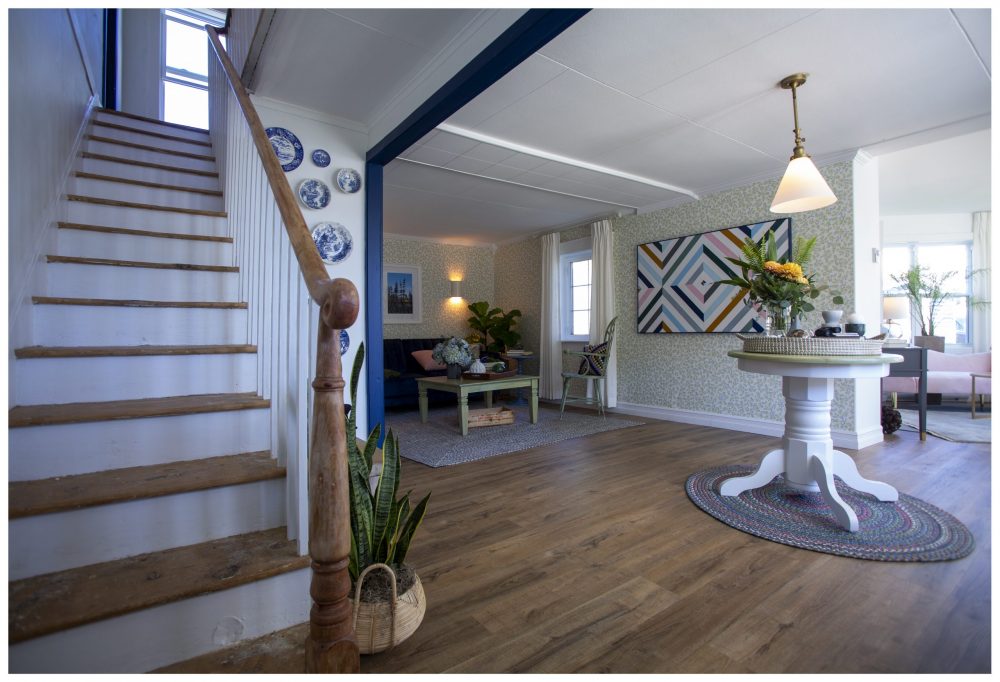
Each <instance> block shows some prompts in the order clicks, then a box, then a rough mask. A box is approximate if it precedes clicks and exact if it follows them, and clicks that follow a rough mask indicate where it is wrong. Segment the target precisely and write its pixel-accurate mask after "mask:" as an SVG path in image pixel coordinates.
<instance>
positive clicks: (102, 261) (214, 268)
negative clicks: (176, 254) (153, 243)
mask: <svg viewBox="0 0 1000 682" xmlns="http://www.w3.org/2000/svg"><path fill="white" fill-rule="evenodd" d="M45 258H46V261H47V262H49V263H73V264H76V265H113V266H115V267H121V268H150V269H153V270H198V271H201V272H239V271H240V269H239V267H237V266H235V265H195V264H192V263H154V262H151V261H140V260H117V259H114V258H90V257H84V256H57V255H54V254H49V255H47V256H46V257H45Z"/></svg>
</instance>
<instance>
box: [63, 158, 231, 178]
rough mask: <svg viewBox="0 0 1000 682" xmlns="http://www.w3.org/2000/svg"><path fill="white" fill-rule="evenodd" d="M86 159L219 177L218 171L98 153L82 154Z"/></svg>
mask: <svg viewBox="0 0 1000 682" xmlns="http://www.w3.org/2000/svg"><path fill="white" fill-rule="evenodd" d="M80 156H81V157H82V158H84V159H95V160H97V161H111V162H112V163H124V164H126V165H129V166H145V167H146V168H157V169H159V170H165V171H173V172H175V173H187V174H188V175H203V176H205V177H209V178H217V177H219V173H218V172H217V171H207V170H201V169H200V168H184V167H183V166H170V165H167V164H165V163H154V162H152V161H139V160H137V159H123V158H121V157H120V156H110V155H108V154H98V153H96V152H80Z"/></svg>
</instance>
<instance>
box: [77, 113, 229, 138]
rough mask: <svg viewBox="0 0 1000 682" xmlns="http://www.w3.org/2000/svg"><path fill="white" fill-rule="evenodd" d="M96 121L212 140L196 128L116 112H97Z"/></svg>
mask: <svg viewBox="0 0 1000 682" xmlns="http://www.w3.org/2000/svg"><path fill="white" fill-rule="evenodd" d="M94 120H96V121H105V122H107V123H113V124H115V125H119V126H128V127H129V128H138V129H139V130H149V131H152V132H154V133H163V134H164V135H174V136H176V137H186V138H189V139H192V140H199V141H201V142H210V141H211V140H210V138H209V136H208V133H204V132H197V131H194V130H185V129H184V128H175V127H174V126H166V125H163V124H162V123H152V122H150V121H140V120H138V119H134V118H127V117H125V116H116V115H114V114H106V113H104V112H101V111H99V112H97V113H96V115H95V116H94ZM98 130H107V129H106V128H100V127H98Z"/></svg>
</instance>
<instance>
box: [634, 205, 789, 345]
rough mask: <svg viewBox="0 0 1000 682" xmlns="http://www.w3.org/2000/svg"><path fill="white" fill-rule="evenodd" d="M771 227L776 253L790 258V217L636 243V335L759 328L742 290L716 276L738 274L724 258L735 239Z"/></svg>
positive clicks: (731, 253)
mask: <svg viewBox="0 0 1000 682" xmlns="http://www.w3.org/2000/svg"><path fill="white" fill-rule="evenodd" d="M768 232H772V233H773V234H774V240H775V243H776V245H777V247H778V256H779V257H780V256H784V257H786V258H790V257H791V251H792V219H791V218H778V219H777V220H768V221H766V222H762V223H754V224H753V225H740V226H739V227H727V228H724V229H721V230H714V231H712V232H703V233H701V234H692V235H687V236H684V237H676V238H674V239H664V240H662V241H658V242H647V243H646V244H639V246H638V247H636V278H637V285H636V292H637V294H638V297H637V315H636V323H637V324H636V326H637V331H638V332H639V333H640V334H683V333H691V332H696V333H719V332H759V331H763V329H764V322H763V317H762V316H761V314H760V313H759V312H758V311H757V310H754V308H752V307H750V306H748V305H746V304H745V303H744V300H745V299H746V290H745V289H739V288H737V287H735V286H732V285H729V284H720V281H721V280H724V279H729V278H731V277H733V276H734V275H739V274H740V273H739V268H738V267H737V266H735V265H733V264H732V263H730V262H729V261H728V260H726V258H727V257H732V258H742V257H743V254H742V253H741V252H740V244H742V243H743V240H745V239H746V238H747V237H749V238H750V239H753V240H754V241H760V239H761V238H762V237H763V236H764V235H765V234H767V233H768Z"/></svg>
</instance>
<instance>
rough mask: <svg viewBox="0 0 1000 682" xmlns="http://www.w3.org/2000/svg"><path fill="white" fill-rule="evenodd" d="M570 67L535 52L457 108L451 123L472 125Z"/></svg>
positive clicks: (465, 126) (450, 120) (526, 94)
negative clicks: (560, 64)
mask: <svg viewBox="0 0 1000 682" xmlns="http://www.w3.org/2000/svg"><path fill="white" fill-rule="evenodd" d="M565 70H566V69H564V68H563V67H561V66H559V65H557V64H553V63H552V62H551V61H549V60H548V59H544V58H543V57H540V56H538V55H533V56H531V57H529V58H528V59H526V60H525V61H523V62H521V64H519V65H518V67H517V68H516V69H514V70H513V71H511V72H510V73H508V74H507V75H506V76H504V77H503V78H501V79H500V80H498V81H497V82H496V83H494V84H493V85H491V86H490V87H489V88H487V90H486V91H485V92H483V93H481V94H480V95H479V96H478V97H476V98H475V99H474V100H472V101H471V102H469V103H468V104H466V105H465V106H464V107H462V108H461V109H460V110H459V111H457V112H456V113H455V114H454V115H453V116H452V117H451V118H449V119H448V121H449V123H453V124H455V125H457V126H459V127H462V128H470V127H474V126H476V125H478V124H479V123H482V121H483V120H485V119H487V118H489V117H490V116H493V115H494V114H496V113H497V112H498V111H502V110H503V109H505V108H507V107H509V106H511V105H512V104H514V103H515V102H518V101H520V100H521V99H522V98H523V97H526V96H528V95H529V94H531V93H532V92H534V91H535V90H537V89H538V88H540V87H542V86H544V85H545V84H546V83H548V82H549V81H551V80H552V79H553V78H555V77H556V76H558V75H559V74H561V73H563V72H564V71H565Z"/></svg>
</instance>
